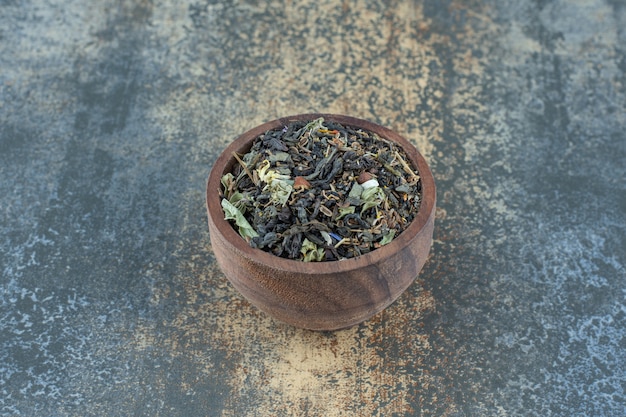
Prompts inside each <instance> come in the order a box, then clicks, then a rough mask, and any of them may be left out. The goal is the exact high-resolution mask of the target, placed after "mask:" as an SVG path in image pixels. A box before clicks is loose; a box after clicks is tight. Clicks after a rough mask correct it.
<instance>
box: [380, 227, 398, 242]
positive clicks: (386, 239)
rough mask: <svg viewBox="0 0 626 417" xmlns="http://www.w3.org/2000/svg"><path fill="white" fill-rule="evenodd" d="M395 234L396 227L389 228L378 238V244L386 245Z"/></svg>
mask: <svg viewBox="0 0 626 417" xmlns="http://www.w3.org/2000/svg"><path fill="white" fill-rule="evenodd" d="M395 235H396V229H390V230H389V232H387V233H386V234H385V235H384V236H383V238H382V239H381V240H380V244H381V245H386V244H388V243H390V242H391V241H392V240H393V238H394V236H395Z"/></svg>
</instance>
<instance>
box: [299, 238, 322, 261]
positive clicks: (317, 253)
mask: <svg viewBox="0 0 626 417" xmlns="http://www.w3.org/2000/svg"><path fill="white" fill-rule="evenodd" d="M300 253H301V254H302V255H303V256H304V258H303V259H302V260H303V261H304V262H320V261H323V260H324V255H325V251H324V248H318V247H317V245H316V244H315V243H313V242H311V241H310V240H309V239H307V238H304V240H303V241H302V247H301V248H300Z"/></svg>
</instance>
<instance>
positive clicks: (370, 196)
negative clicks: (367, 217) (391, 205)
mask: <svg viewBox="0 0 626 417" xmlns="http://www.w3.org/2000/svg"><path fill="white" fill-rule="evenodd" d="M385 197H386V196H385V192H384V191H383V190H382V189H381V188H380V187H372V188H366V189H365V190H363V193H361V200H363V207H361V214H363V212H365V211H366V210H367V209H370V208H372V207H378V206H380V204H381V203H382V202H383V201H384V200H385Z"/></svg>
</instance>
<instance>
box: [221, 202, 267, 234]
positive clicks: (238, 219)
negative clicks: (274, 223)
mask: <svg viewBox="0 0 626 417" xmlns="http://www.w3.org/2000/svg"><path fill="white" fill-rule="evenodd" d="M222 208H223V209H224V219H225V220H234V221H235V224H236V225H237V227H238V229H239V234H240V235H241V237H243V238H244V239H246V240H247V241H248V240H250V239H252V238H253V237H257V236H259V234H258V233H257V232H256V230H254V229H253V228H252V226H250V223H248V220H246V218H245V217H244V216H243V213H242V212H241V211H239V209H238V208H237V207H235V206H234V205H233V204H232V203H231V202H230V201H228V200H227V199H225V198H223V199H222Z"/></svg>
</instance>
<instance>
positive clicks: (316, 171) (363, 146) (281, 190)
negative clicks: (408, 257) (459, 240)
mask: <svg viewBox="0 0 626 417" xmlns="http://www.w3.org/2000/svg"><path fill="white" fill-rule="evenodd" d="M233 156H234V157H235V159H236V160H237V162H238V163H237V164H235V166H234V167H233V169H232V172H229V173H227V174H225V175H224V176H223V177H222V179H221V182H222V186H223V189H222V196H221V197H222V207H223V209H224V213H225V218H226V219H227V220H230V221H231V224H232V225H233V227H234V228H235V230H237V231H238V232H239V234H240V235H241V236H242V237H243V238H244V239H245V240H246V241H248V243H249V244H250V245H251V246H252V247H255V248H260V249H263V250H265V251H267V252H270V253H273V254H274V255H276V256H281V257H283V258H289V259H296V260H302V261H334V260H341V259H346V258H352V257H356V256H360V255H363V254H366V253H368V252H370V251H372V250H374V249H376V248H379V247H381V246H383V245H386V244H388V243H389V242H391V241H392V240H393V239H394V238H395V237H396V236H398V235H399V234H400V233H402V231H403V230H404V229H405V228H406V227H407V226H408V225H409V224H410V223H411V221H412V220H413V218H414V217H415V215H416V214H417V212H418V210H419V206H420V199H421V182H420V177H419V175H418V173H417V172H416V170H415V168H414V167H412V165H411V163H410V161H409V160H408V158H407V156H406V154H405V153H404V151H403V150H402V149H401V148H400V147H399V146H398V145H397V144H395V143H394V142H390V141H388V140H385V139H384V138H381V137H378V136H377V135H376V134H374V133H372V132H367V131H364V130H362V129H354V128H352V127H349V126H342V125H341V124H339V123H334V122H325V121H324V119H323V118H320V119H317V120H313V121H311V122H310V123H306V122H300V121H298V122H293V123H291V124H289V125H288V126H285V127H284V128H283V129H282V130H281V129H277V130H270V131H268V132H266V133H265V134H263V135H261V136H259V137H258V138H257V139H255V141H254V143H253V145H252V148H251V149H250V151H249V152H248V153H246V154H245V155H237V154H233Z"/></svg>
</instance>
